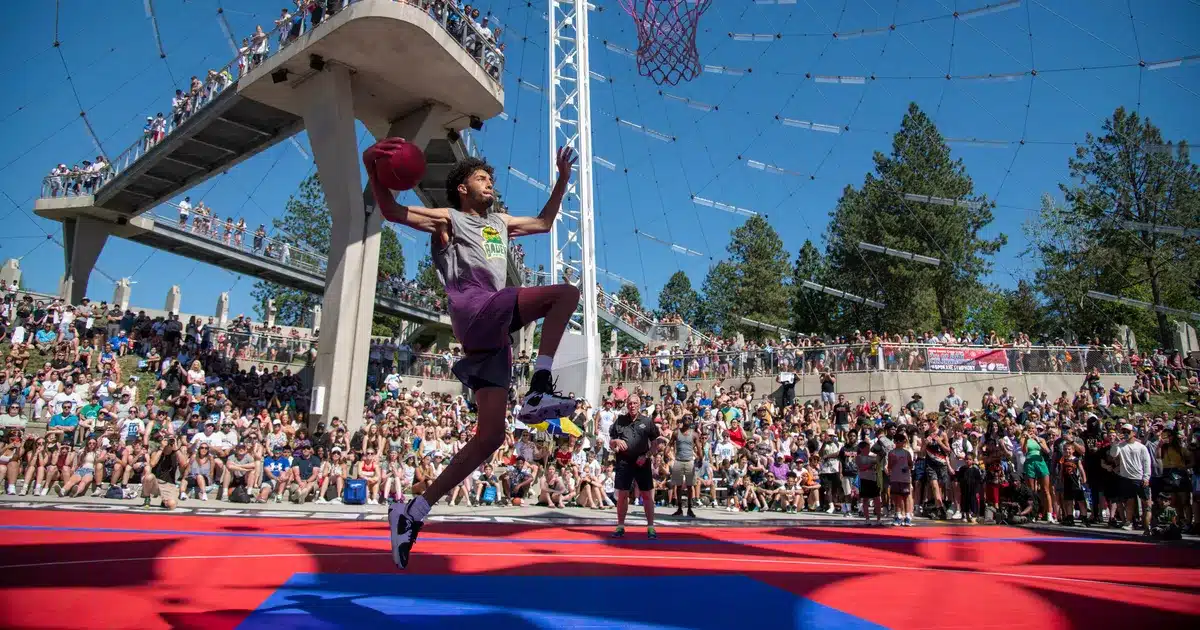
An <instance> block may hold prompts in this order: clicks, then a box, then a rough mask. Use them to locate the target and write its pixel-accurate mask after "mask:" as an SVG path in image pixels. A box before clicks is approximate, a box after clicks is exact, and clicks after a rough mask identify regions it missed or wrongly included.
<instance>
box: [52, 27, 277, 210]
mask: <svg viewBox="0 0 1200 630" xmlns="http://www.w3.org/2000/svg"><path fill="white" fill-rule="evenodd" d="M282 32H283V27H276V28H274V29H272V30H271V31H270V32H266V33H264V37H263V39H262V40H261V42H259V43H256V42H255V39H257V38H255V37H254V36H251V42H250V45H249V47H247V48H242V49H240V50H239V52H238V54H237V55H236V56H235V57H234V58H233V59H231V60H230V61H229V62H228V63H226V64H225V65H223V66H221V67H220V69H218V70H209V71H208V74H207V75H205V78H204V84H203V88H202V89H201V91H200V92H199V93H198V94H192V98H193V100H192V101H191V102H190V104H189V106H188V108H187V109H186V110H185V111H183V112H175V111H172V112H171V113H170V115H169V116H167V117H166V119H165V121H164V123H163V124H162V126H161V128H156V127H155V126H154V125H153V121H152V118H151V117H147V122H146V126H145V127H144V128H143V130H142V136H141V137H140V138H138V139H137V140H135V141H134V142H133V143H132V144H130V145H129V146H128V147H126V148H125V150H124V151H122V152H121V153H119V154H118V155H117V157H115V158H113V159H112V160H111V161H110V162H108V164H107V166H106V167H105V168H103V169H101V170H100V171H98V172H96V173H81V174H67V175H53V174H52V175H49V176H47V177H46V178H45V179H44V180H42V197H60V196H67V197H70V196H75V195H91V194H95V193H96V192H98V191H99V190H100V189H101V188H103V187H104V186H105V185H106V184H108V183H109V182H110V181H112V180H113V179H115V178H116V177H117V176H118V175H120V174H121V173H123V172H125V170H126V169H128V168H129V167H130V166H132V165H133V164H134V163H135V162H137V161H138V160H139V159H141V157H142V156H144V155H145V154H146V153H148V152H149V151H150V150H151V149H153V148H154V147H155V146H157V145H158V144H159V143H160V142H162V141H163V140H164V139H166V138H167V136H170V135H171V134H172V133H173V132H174V131H175V130H176V129H177V128H178V127H179V126H180V125H182V124H183V123H184V121H186V120H188V119H189V118H191V117H192V116H195V115H196V114H197V113H199V112H200V111H202V110H203V109H204V108H205V107H207V106H208V105H210V104H211V103H213V102H214V101H215V100H217V97H218V96H220V95H221V93H223V92H224V91H225V90H228V89H229V88H231V87H233V86H234V85H235V84H236V83H237V82H238V80H240V79H241V78H242V76H243V75H244V74H245V73H247V72H249V71H251V70H253V69H254V68H257V67H258V66H260V65H262V63H263V62H264V61H266V60H267V59H269V58H270V57H272V56H273V55H274V54H276V53H278V52H279V51H280V50H283V49H284V48H286V47H287V44H288V43H289V41H287V40H283V39H279V44H278V45H276V46H274V47H272V46H271V40H272V39H277V38H276V36H277V35H279V34H280V33H282ZM293 41H294V40H293Z"/></svg>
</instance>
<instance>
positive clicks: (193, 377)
mask: <svg viewBox="0 0 1200 630" xmlns="http://www.w3.org/2000/svg"><path fill="white" fill-rule="evenodd" d="M187 382H188V393H189V394H191V395H192V396H199V395H201V394H203V393H204V382H205V380H204V368H202V367H200V362H199V361H192V367H191V369H189V370H188V373H187Z"/></svg>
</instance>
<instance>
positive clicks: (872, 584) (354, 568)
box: [0, 510, 1200, 630]
mask: <svg viewBox="0 0 1200 630" xmlns="http://www.w3.org/2000/svg"><path fill="white" fill-rule="evenodd" d="M385 527H386V526H385V525H384V524H383V523H379V522H362V521H330V520H314V519H305V520H299V519H280V518H258V519H248V518H218V517H200V516H171V515H163V514H145V515H142V514H103V513H86V512H78V513H64V512H62V511H15V510H6V511H3V512H0V530H2V532H0V549H2V552H0V576H3V577H0V589H2V590H0V600H2V604H0V627H3V628H85V627H86V628H106V629H107V628H139V629H152V628H237V627H241V628H257V627H270V628H273V629H276V630H278V629H280V628H332V627H339V626H345V627H387V626H391V627H420V628H458V627H463V628H467V627H470V628H487V629H488V630H494V629H496V628H563V627H587V628H709V627H713V628H717V627H720V628H729V627H731V625H730V624H731V623H736V621H737V620H739V619H740V620H741V622H742V625H745V622H746V621H748V620H754V623H755V625H756V626H759V627H763V628H772V629H774V628H818V627H835V626H836V627H839V628H847V627H862V628H872V627H880V626H882V627H889V628H964V627H972V628H984V627H993V626H1003V627H1006V628H1022V627H1028V628H1038V629H1039V630H1045V629H1047V628H1090V629H1096V628H1150V629H1154V630H1162V629H1164V628H1184V627H1197V626H1196V621H1197V615H1200V549H1196V548H1193V547H1187V546H1164V545H1157V544H1151V543H1145V542H1140V541H1117V540H1107V539H1088V538H1083V537H1066V536H1050V535H1045V534H1044V533H1041V532H1035V531H1030V530H1025V529H1019V528H1010V527H992V526H974V527H965V526H964V527H954V526H936V527H935V526H927V527H914V528H903V529H902V528H890V527H889V528H863V527H858V528H849V527H840V528H839V527H823V528H818V527H795V528H770V529H764V528H748V527H739V528H698V527H693V528H679V529H673V528H662V529H660V530H659V536H660V538H659V539H658V540H656V541H649V540H646V539H645V538H644V536H645V533H644V530H643V529H641V528H635V527H630V528H629V534H628V537H627V538H626V539H624V540H619V541H614V540H610V539H608V538H607V535H608V533H609V531H610V530H609V529H606V528H605V529H601V528H596V527H585V526H581V527H569V526H568V527H563V526H551V525H547V526H545V527H538V526H529V525H498V524H450V523H431V524H429V525H428V526H427V527H426V529H425V530H424V531H423V532H422V533H421V538H420V540H419V542H418V545H417V547H416V549H415V551H414V556H413V562H412V565H411V566H410V569H409V571H407V572H404V573H399V572H397V571H396V570H395V568H394V566H393V565H392V561H391V557H390V554H389V552H388V542H387V537H386V530H385ZM1084 534H1085V530H1080V536H1082V535H1084ZM732 627H736V626H732Z"/></svg>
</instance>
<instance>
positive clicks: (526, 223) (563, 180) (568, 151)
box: [508, 147, 577, 237]
mask: <svg viewBox="0 0 1200 630" xmlns="http://www.w3.org/2000/svg"><path fill="white" fill-rule="evenodd" d="M576 159H577V156H576V155H575V151H574V150H573V149H572V148H571V147H562V148H560V149H559V150H558V156H557V157H556V158H555V162H554V163H555V165H556V166H557V167H558V181H556V182H554V190H552V191H550V199H549V200H547V201H546V205H545V206H543V207H542V212H541V213H540V214H538V215H537V216H536V217H514V216H510V217H509V218H508V235H509V236H510V237H511V236H527V235H529V234H545V233H546V232H549V231H550V228H552V227H554V220H555V219H556V218H557V217H558V211H559V209H560V208H562V200H563V196H564V195H566V194H567V184H569V183H570V182H571V167H572V166H575V160H576Z"/></svg>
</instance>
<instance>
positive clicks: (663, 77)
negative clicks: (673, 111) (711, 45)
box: [621, 0, 712, 85]
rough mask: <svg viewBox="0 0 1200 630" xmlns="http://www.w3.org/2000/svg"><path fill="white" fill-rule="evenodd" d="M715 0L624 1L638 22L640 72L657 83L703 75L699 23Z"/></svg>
mask: <svg viewBox="0 0 1200 630" xmlns="http://www.w3.org/2000/svg"><path fill="white" fill-rule="evenodd" d="M711 4H712V0H621V7H622V8H623V9H625V11H626V12H627V13H629V15H631V16H633V19H634V23H635V24H636V25H637V34H638V48H637V67H638V74H640V75H642V76H644V77H650V80H651V81H654V83H655V84H657V85H663V84H664V83H667V84H670V85H677V84H678V83H679V82H680V81H691V80H692V79H695V78H696V77H698V76H700V73H701V72H702V71H703V70H704V66H702V65H700V53H698V52H696V25H697V24H698V23H699V21H700V16H701V15H703V14H704V12H705V11H706V10H708V7H709V5H711Z"/></svg>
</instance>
